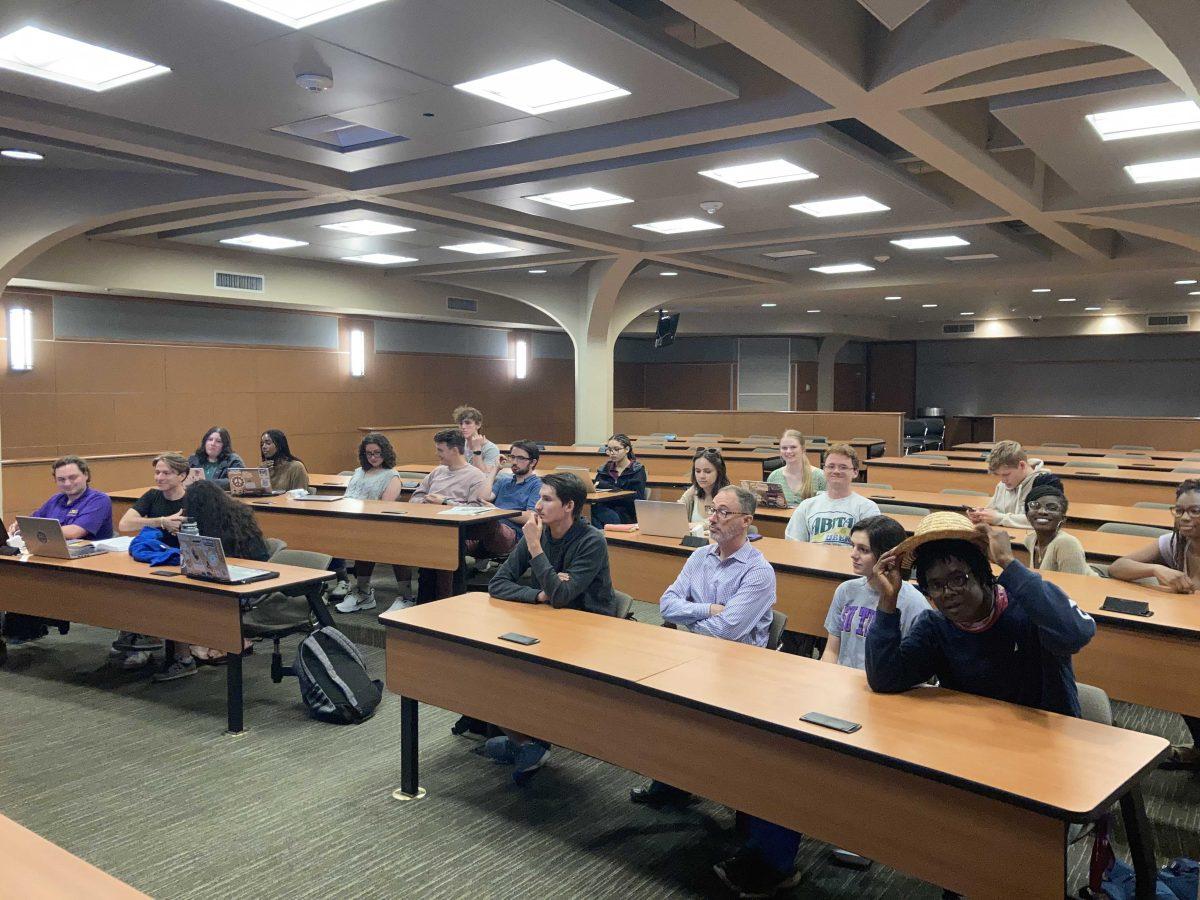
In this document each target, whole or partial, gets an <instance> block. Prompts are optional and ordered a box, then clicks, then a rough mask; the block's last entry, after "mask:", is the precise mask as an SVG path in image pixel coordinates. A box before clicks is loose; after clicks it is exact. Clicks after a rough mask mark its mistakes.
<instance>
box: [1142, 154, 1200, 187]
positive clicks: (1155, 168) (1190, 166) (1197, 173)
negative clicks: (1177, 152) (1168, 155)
mask: <svg viewBox="0 0 1200 900" xmlns="http://www.w3.org/2000/svg"><path fill="white" fill-rule="evenodd" d="M1125 171H1126V172H1128V173H1129V177H1130V178H1132V179H1133V183H1134V184H1153V183H1154V182H1156V181H1183V180H1184V179H1186V178H1200V157H1192V158H1191V159H1169V160H1166V161H1165V162H1154V163H1138V164H1137V165H1136V166H1126V167H1125Z"/></svg>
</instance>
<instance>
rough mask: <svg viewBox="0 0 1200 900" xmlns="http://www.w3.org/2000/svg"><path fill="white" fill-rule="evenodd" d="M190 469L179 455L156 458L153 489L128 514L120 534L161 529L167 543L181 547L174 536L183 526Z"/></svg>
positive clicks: (121, 523)
mask: <svg viewBox="0 0 1200 900" xmlns="http://www.w3.org/2000/svg"><path fill="white" fill-rule="evenodd" d="M190 468H191V467H190V466H189V465H188V461H187V460H186V459H184V458H183V457H182V456H180V455H179V454H178V453H164V454H163V455H162V456H157V457H155V458H154V487H152V488H150V490H148V491H146V493H144V494H142V496H140V497H138V498H137V500H135V501H134V504H133V506H132V507H130V508H129V509H127V510H125V515H123V516H121V521H120V522H119V523H118V524H117V530H118V531H121V532H123V533H125V534H129V533H131V532H137V531H141V530H142V529H143V528H158V529H160V530H161V531H162V532H163V540H164V541H165V542H166V543H168V544H172V545H174V546H178V543H179V542H178V541H177V540H176V538H175V535H176V534H178V533H179V527H180V526H181V525H182V524H183V519H184V515H183V493H184V490H185V482H186V480H187V476H188V470H189V469H190Z"/></svg>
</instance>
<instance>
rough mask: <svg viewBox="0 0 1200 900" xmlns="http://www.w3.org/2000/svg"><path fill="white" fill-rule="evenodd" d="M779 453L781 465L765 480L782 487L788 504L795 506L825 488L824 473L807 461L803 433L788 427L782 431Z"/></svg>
mask: <svg viewBox="0 0 1200 900" xmlns="http://www.w3.org/2000/svg"><path fill="white" fill-rule="evenodd" d="M779 455H780V456H781V457H783V466H782V467H781V468H778V469H776V470H775V471H774V472H772V473H771V474H770V475H768V476H767V482H768V483H769V484H777V485H779V486H780V487H782V488H783V496H784V499H786V500H787V504H788V506H795V505H796V504H797V503H799V502H800V501H801V500H807V499H808V498H809V497H812V496H813V495H814V494H819V493H820V492H821V491H823V490H825V475H824V473H822V472H821V470H820V469H818V468H817V467H816V466H814V465H813V464H812V463H810V462H809V461H808V454H807V453H805V452H804V435H802V434H801V433H800V432H799V431H797V430H796V429H794V428H789V429H788V430H787V431H785V432H784V433H783V437H781V438H780V439H779Z"/></svg>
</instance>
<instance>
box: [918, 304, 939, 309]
mask: <svg viewBox="0 0 1200 900" xmlns="http://www.w3.org/2000/svg"><path fill="white" fill-rule="evenodd" d="M921 309H937V304H936V303H922V304H921Z"/></svg>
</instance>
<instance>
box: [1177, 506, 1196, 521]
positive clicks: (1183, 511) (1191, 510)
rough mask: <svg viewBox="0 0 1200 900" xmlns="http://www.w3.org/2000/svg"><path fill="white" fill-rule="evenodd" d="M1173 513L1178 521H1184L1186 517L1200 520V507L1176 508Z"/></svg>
mask: <svg viewBox="0 0 1200 900" xmlns="http://www.w3.org/2000/svg"><path fill="white" fill-rule="evenodd" d="M1171 512H1173V513H1174V514H1175V518H1177V519H1182V518H1183V517H1184V516H1191V517H1192V518H1193V519H1200V506H1176V507H1175V508H1174V509H1172V510H1171Z"/></svg>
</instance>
